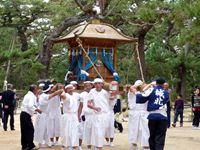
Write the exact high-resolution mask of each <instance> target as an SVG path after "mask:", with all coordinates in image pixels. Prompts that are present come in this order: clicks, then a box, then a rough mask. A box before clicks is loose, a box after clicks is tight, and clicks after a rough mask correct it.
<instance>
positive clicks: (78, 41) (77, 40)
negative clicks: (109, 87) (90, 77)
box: [76, 37, 104, 80]
mask: <svg viewBox="0 0 200 150" xmlns="http://www.w3.org/2000/svg"><path fill="white" fill-rule="evenodd" d="M76 42H77V43H78V44H79V47H81V48H82V50H83V52H84V53H85V55H86V57H87V58H88V60H89V61H90V63H91V64H92V66H93V67H94V70H95V71H96V73H97V74H98V75H99V76H100V78H101V79H102V80H104V79H103V77H102V76H101V74H100V73H99V71H98V70H97V68H96V66H95V65H94V63H93V62H92V60H91V59H90V57H89V56H88V53H87V52H86V50H85V48H84V47H83V45H82V41H81V40H80V38H79V37H77V38H76Z"/></svg>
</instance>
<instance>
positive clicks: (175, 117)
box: [174, 109, 183, 124]
mask: <svg viewBox="0 0 200 150" xmlns="http://www.w3.org/2000/svg"><path fill="white" fill-rule="evenodd" d="M179 115H180V123H181V124H182V123H183V109H176V110H175V115H174V124H176V121H177V120H178V116H179Z"/></svg>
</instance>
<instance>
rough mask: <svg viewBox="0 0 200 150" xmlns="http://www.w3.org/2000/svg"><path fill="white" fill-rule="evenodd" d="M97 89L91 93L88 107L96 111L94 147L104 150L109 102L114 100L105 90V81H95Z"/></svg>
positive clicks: (93, 129)
mask: <svg viewBox="0 0 200 150" xmlns="http://www.w3.org/2000/svg"><path fill="white" fill-rule="evenodd" d="M94 85H95V88H94V89H92V90H91V91H90V93H89V101H88V107H89V108H91V109H93V110H94V115H93V123H92V135H91V138H92V142H91V143H92V145H93V146H95V147H96V149H97V150H102V149H103V141H104V137H105V129H106V128H107V127H108V112H109V100H114V99H113V98H111V97H110V94H109V93H108V92H107V91H106V90H104V89H103V85H104V84H103V80H102V79H100V78H96V79H95V80H94Z"/></svg>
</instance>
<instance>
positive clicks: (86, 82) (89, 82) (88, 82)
mask: <svg viewBox="0 0 200 150" xmlns="http://www.w3.org/2000/svg"><path fill="white" fill-rule="evenodd" d="M83 83H84V84H91V83H92V82H91V81H85V82H83Z"/></svg>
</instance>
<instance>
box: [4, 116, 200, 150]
mask: <svg viewBox="0 0 200 150" xmlns="http://www.w3.org/2000/svg"><path fill="white" fill-rule="evenodd" d="M123 125H124V127H125V130H124V132H123V133H116V135H115V140H114V147H112V148H111V147H108V146H105V148H104V150H129V144H128V140H127V139H128V129H127V122H125V123H123ZM15 129H16V130H15V131H9V130H8V131H3V128H2V124H1V127H0V150H21V146H20V128H19V114H17V115H15ZM41 149H42V150H60V149H61V146H56V147H52V148H41ZM199 149H200V130H194V129H192V128H191V122H184V127H182V128H180V127H176V128H170V129H168V131H167V137H166V145H165V150H199ZM83 150H86V148H85V146H83Z"/></svg>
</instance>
